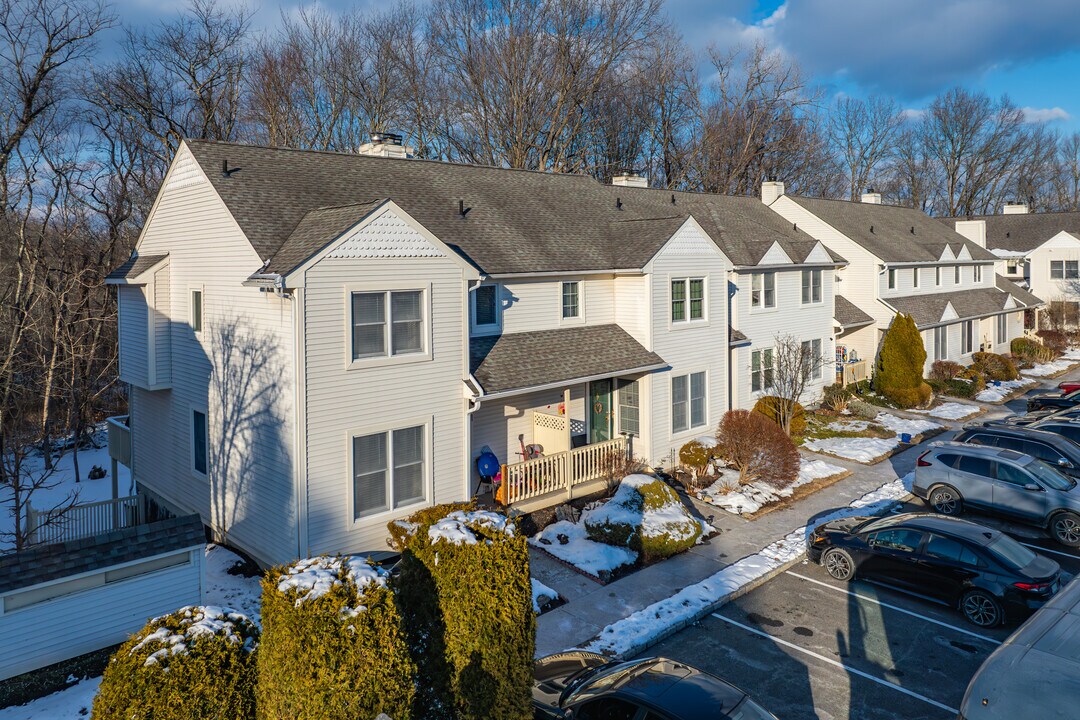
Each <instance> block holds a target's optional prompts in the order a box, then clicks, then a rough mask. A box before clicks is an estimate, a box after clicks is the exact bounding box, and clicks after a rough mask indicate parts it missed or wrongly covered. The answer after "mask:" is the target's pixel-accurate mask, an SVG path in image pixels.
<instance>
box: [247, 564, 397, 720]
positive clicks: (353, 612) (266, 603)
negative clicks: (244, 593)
mask: <svg viewBox="0 0 1080 720" xmlns="http://www.w3.org/2000/svg"><path fill="white" fill-rule="evenodd" d="M262 623H263V639H262V645H261V646H260V648H259V658H258V668H259V683H258V687H257V693H256V695H257V699H258V711H259V717H260V718H266V720H274V719H276V718H291V719H294V720H352V719H353V718H374V717H375V716H376V715H378V714H379V713H385V714H387V715H389V716H390V717H392V718H394V720H408V719H409V718H411V717H413V714H412V705H413V699H414V695H415V682H416V666H415V664H414V663H413V660H412V657H411V655H410V653H409V647H408V643H407V642H406V635H405V631H404V629H403V628H402V621H401V614H400V612H399V611H398V607H397V604H396V598H395V596H394V593H393V592H392V590H391V589H390V588H389V586H388V576H387V573H386V571H385V570H383V569H382V568H379V567H376V566H374V565H372V564H370V563H369V562H368V561H367V559H366V558H361V557H352V556H345V557H325V556H323V557H316V558H311V559H308V560H301V561H299V562H297V563H295V564H294V565H292V566H290V567H278V568H274V569H273V570H271V571H270V572H269V573H267V574H266V576H265V577H264V578H263V582H262Z"/></svg>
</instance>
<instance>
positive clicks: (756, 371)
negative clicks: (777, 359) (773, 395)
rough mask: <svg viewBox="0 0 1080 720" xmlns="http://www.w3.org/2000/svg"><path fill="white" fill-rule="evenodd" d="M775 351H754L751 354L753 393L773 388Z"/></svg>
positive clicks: (751, 384) (751, 387) (751, 385)
mask: <svg viewBox="0 0 1080 720" xmlns="http://www.w3.org/2000/svg"><path fill="white" fill-rule="evenodd" d="M773 367H774V366H773V351H772V349H771V348H770V349H767V350H754V351H753V352H752V353H750V389H751V390H752V391H753V392H761V391H764V390H770V389H772V386H773Z"/></svg>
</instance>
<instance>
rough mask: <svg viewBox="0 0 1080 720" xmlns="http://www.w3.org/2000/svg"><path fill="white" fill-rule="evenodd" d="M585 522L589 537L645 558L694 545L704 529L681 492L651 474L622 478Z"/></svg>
mask: <svg viewBox="0 0 1080 720" xmlns="http://www.w3.org/2000/svg"><path fill="white" fill-rule="evenodd" d="M650 516H651V517H650ZM582 522H583V523H584V524H585V531H586V532H587V533H588V535H589V539H590V540H593V541H594V542H602V543H606V544H608V545H616V546H620V547H629V548H630V549H631V550H634V551H635V552H637V553H639V554H640V555H641V556H642V558H643V559H644V560H645V561H646V562H652V561H655V560H663V559H664V558H667V557H671V556H672V555H675V554H677V553H681V552H683V551H684V550H687V549H689V548H691V547H693V546H694V545H695V544H696V543H697V541H698V540H699V539H700V538H701V530H702V528H701V523H700V522H698V520H697V519H696V518H695V517H694V516H693V515H691V514H690V511H689V510H687V509H686V506H685V505H683V503H682V500H680V499H679V496H678V494H676V493H675V491H674V490H672V489H671V488H669V487H668V486H667V485H666V484H664V482H663V481H662V480H659V479H657V478H654V477H652V476H651V475H628V476H627V477H625V478H623V479H622V482H620V483H619V489H618V490H617V491H616V492H615V495H614V497H612V498H611V499H610V500H608V501H607V502H606V503H604V504H603V505H601V506H600V507H598V508H595V509H593V510H590V511H589V512H587V513H586V514H585V515H584V516H583V517H582Z"/></svg>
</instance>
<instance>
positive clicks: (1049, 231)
mask: <svg viewBox="0 0 1080 720" xmlns="http://www.w3.org/2000/svg"><path fill="white" fill-rule="evenodd" d="M945 220H946V221H947V222H948V223H950V224H953V223H955V227H956V231H957V232H959V233H960V234H962V235H964V236H965V237H968V238H971V239H972V240H975V241H976V242H983V241H985V246H986V248H987V249H988V250H989V251H990V252H991V253H993V254H994V255H995V256H996V257H998V258H999V260H998V272H999V273H1000V274H1001V275H1003V276H1004V277H1006V278H1007V279H1009V280H1012V281H1013V282H1015V283H1017V284H1018V285H1021V286H1023V287H1026V288H1028V289H1029V290H1031V292H1032V293H1033V294H1034V295H1035V296H1037V297H1039V298H1041V299H1042V300H1043V301H1044V302H1045V303H1046V305H1045V306H1044V307H1043V308H1041V309H1039V310H1038V311H1037V313H1029V317H1028V318H1027V326H1028V327H1029V328H1035V327H1036V326H1038V327H1039V328H1040V329H1041V328H1043V327H1046V326H1047V325H1048V324H1049V323H1048V321H1049V320H1050V319H1051V317H1053V318H1054V319H1056V320H1058V321H1060V322H1063V323H1064V324H1065V325H1068V326H1071V327H1076V326H1077V325H1080V212H1058V213H1032V212H1028V206H1027V205H1023V204H1020V203H1010V204H1007V205H1005V206H1004V208H1003V209H1002V213H1001V214H1000V215H981V216H972V217H968V218H946V219H945ZM1048 315H1049V316H1051V317H1048ZM1032 316H1034V317H1032Z"/></svg>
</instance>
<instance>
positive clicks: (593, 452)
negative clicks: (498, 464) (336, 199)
mask: <svg viewBox="0 0 1080 720" xmlns="http://www.w3.org/2000/svg"><path fill="white" fill-rule="evenodd" d="M625 456H626V438H623V437H618V438H615V439H613V440H607V441H604V442H599V443H593V444H592V445H585V446H584V447H579V448H574V449H573V450H567V451H565V452H559V453H553V454H551V455H544V456H543V457H538V458H534V459H532V460H526V461H524V462H519V463H513V464H510V465H503V467H502V482H503V490H502V492H501V493H500V495H501V496H502V497H501V498H500V499H501V500H502V502H503V503H504V504H506V505H513V504H514V503H518V502H521V501H523V500H529V499H532V498H537V497H540V496H542V495H548V494H554V493H558V492H565V494H566V499H568V500H569V499H571V498H572V497H573V496H574V488H575V487H576V486H578V485H582V484H584V483H588V482H593V481H595V480H600V479H602V478H604V477H606V476H607V475H608V474H609V473H610V472H611V471H612V470H614V468H615V467H616V466H617V465H618V463H619V462H620V461H621V460H622V459H623V458H624V457H625ZM556 502H557V501H556ZM552 504H554V502H553V503H552Z"/></svg>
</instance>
